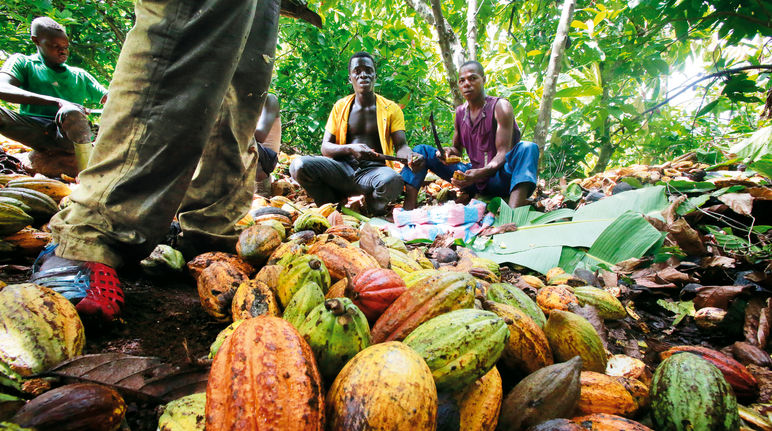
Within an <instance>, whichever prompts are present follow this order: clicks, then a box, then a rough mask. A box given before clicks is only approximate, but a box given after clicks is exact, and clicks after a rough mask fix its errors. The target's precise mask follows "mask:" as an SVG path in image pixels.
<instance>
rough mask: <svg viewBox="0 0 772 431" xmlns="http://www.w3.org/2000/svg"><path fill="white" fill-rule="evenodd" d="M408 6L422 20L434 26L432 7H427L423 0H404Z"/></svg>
mask: <svg viewBox="0 0 772 431" xmlns="http://www.w3.org/2000/svg"><path fill="white" fill-rule="evenodd" d="M405 3H407V5H408V6H410V8H411V9H413V10H414V11H415V13H417V14H418V16H420V17H421V18H423V19H424V21H426V22H428V23H429V24H430V25H432V26H434V14H433V13H432V8H430V7H429V5H427V4H426V3H424V2H423V0H405Z"/></svg>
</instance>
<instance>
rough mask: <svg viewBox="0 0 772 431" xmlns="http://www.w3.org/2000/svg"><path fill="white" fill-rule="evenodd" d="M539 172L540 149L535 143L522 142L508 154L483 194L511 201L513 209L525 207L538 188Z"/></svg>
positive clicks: (510, 204)
mask: <svg viewBox="0 0 772 431" xmlns="http://www.w3.org/2000/svg"><path fill="white" fill-rule="evenodd" d="M538 171H539V147H538V146H537V145H536V144H535V143H533V142H529V141H521V142H519V143H518V144H517V145H515V148H513V149H511V150H510V151H509V152H508V153H507V155H506V158H505V160H504V165H503V166H502V167H501V168H499V170H498V172H496V174H495V175H494V176H493V177H492V178H491V179H490V180H489V181H488V185H487V186H486V187H485V189H483V190H482V193H483V194H485V195H489V196H500V197H502V198H505V199H509V200H508V203H509V206H510V207H512V208H517V207H519V206H523V205H525V201H526V199H528V196H530V195H531V194H532V193H533V191H534V189H535V188H536V181H537V179H538V173H539V172H538Z"/></svg>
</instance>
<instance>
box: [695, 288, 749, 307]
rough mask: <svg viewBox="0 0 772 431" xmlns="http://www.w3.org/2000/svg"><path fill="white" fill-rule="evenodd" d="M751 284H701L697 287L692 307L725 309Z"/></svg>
mask: <svg viewBox="0 0 772 431" xmlns="http://www.w3.org/2000/svg"><path fill="white" fill-rule="evenodd" d="M749 288H751V286H702V287H699V288H697V296H696V297H695V298H694V308H695V309H697V310H699V309H700V308H705V307H717V308H723V309H724V310H726V309H727V308H729V303H730V302H731V301H732V300H733V299H734V298H736V297H737V296H738V295H739V294H741V293H743V292H744V291H746V290H748V289H749Z"/></svg>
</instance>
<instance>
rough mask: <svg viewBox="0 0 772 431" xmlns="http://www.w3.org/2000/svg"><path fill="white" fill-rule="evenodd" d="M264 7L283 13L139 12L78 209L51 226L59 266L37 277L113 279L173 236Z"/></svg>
mask: <svg viewBox="0 0 772 431" xmlns="http://www.w3.org/2000/svg"><path fill="white" fill-rule="evenodd" d="M258 4H259V5H260V9H262V8H264V7H266V6H267V5H272V6H274V9H275V11H276V12H277V13H278V4H277V0H273V1H267V0H265V1H257V0H252V1H243V0H210V1H207V2H200V1H196V0H176V1H171V0H166V1H152V2H148V1H141V0H140V1H137V2H136V12H137V13H136V15H137V19H136V24H135V26H134V28H133V29H132V30H131V32H130V33H129V35H128V36H127V38H126V42H125V44H124V46H123V49H122V51H121V55H120V58H119V60H118V64H117V66H116V70H115V74H114V76H113V80H112V83H111V85H110V98H109V99H108V102H107V105H106V106H105V112H104V115H103V116H102V124H101V131H100V134H99V137H98V138H97V142H96V145H95V148H94V152H93V154H92V157H91V164H90V166H89V168H88V169H86V170H85V171H83V172H82V173H81V184H80V187H78V189H76V191H75V192H74V193H73V194H72V195H71V200H72V204H71V205H70V206H69V207H67V208H66V209H65V210H63V211H61V212H60V213H58V214H57V215H55V216H54V218H53V219H52V220H51V228H52V231H53V236H54V240H55V241H56V242H58V244H59V246H58V247H57V248H56V250H55V253H56V256H57V257H61V258H63V259H48V260H49V261H51V262H46V261H44V262H43V264H42V266H40V267H39V268H37V269H39V270H40V273H41V274H40V276H41V277H44V275H43V274H44V271H47V270H49V269H56V268H60V267H64V266H68V265H69V266H72V267H78V266H82V261H89V263H94V262H99V264H103V265H102V267H105V268H107V269H108V270H110V271H106V270H105V271H106V272H108V273H109V272H111V275H114V271H113V270H112V269H111V268H109V267H106V266H105V265H109V266H118V265H120V264H121V263H123V261H124V257H128V258H130V259H138V258H142V257H144V256H147V254H148V253H149V252H150V250H152V248H153V247H154V246H155V245H156V243H157V241H158V239H160V238H162V237H163V235H164V234H165V233H166V232H167V230H168V227H169V222H170V221H171V219H172V217H173V216H174V214H175V212H176V211H177V209H178V208H179V206H180V203H181V202H182V199H183V197H184V195H185V192H186V190H187V189H188V187H189V185H190V181H191V178H192V176H193V172H194V170H195V168H196V165H197V163H198V161H199V159H200V158H201V155H202V153H203V151H204V147H205V144H206V141H207V139H208V138H209V136H210V135H211V133H212V129H213V126H214V122H215V115H213V113H216V112H218V111H219V110H220V107H221V105H222V101H223V98H224V96H225V94H226V91H227V89H228V86H229V85H230V83H231V78H232V77H233V74H234V72H235V70H236V66H237V64H238V61H239V58H240V57H241V55H242V51H243V49H244V45H245V43H246V40H247V36H248V35H249V32H250V30H251V27H252V24H253V18H254V15H255V10H256V7H257V6H258ZM202 5H203V7H202ZM274 9H272V10H274ZM255 55H257V54H255ZM77 261H81V262H80V263H79V262H77ZM101 269H104V268H101ZM55 272H56V271H55ZM52 274H53V273H52ZM92 279H93V278H92ZM38 281H39V282H44V281H45V279H43V280H41V279H40V278H38ZM91 290H93V289H90V290H89V292H90V291H91ZM86 299H88V298H86ZM84 302H86V301H85V300H84V301H81V303H79V304H78V306H79V307H80V306H81V304H83V303H84ZM113 302H114V303H113V304H107V305H105V304H103V303H102V304H99V305H102V308H101V310H97V311H101V312H103V313H105V314H106V315H108V317H111V316H109V314H110V313H116V312H117V308H119V306H120V304H115V301H113ZM79 309H81V308H79ZM90 311H91V310H90Z"/></svg>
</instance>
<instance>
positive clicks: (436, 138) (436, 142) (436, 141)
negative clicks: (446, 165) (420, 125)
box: [429, 112, 445, 160]
mask: <svg viewBox="0 0 772 431" xmlns="http://www.w3.org/2000/svg"><path fill="white" fill-rule="evenodd" d="M429 122H430V123H432V135H434V145H435V146H436V147H437V150H439V152H440V159H442V160H445V150H443V149H442V144H441V143H440V135H438V134H437V126H436V125H435V124H434V112H432V113H431V114H430V115H429Z"/></svg>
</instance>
